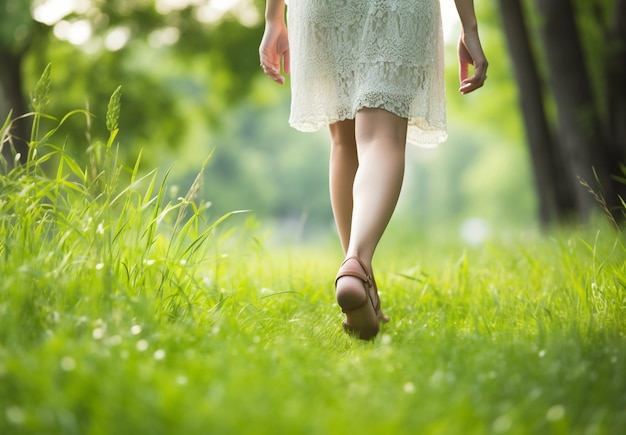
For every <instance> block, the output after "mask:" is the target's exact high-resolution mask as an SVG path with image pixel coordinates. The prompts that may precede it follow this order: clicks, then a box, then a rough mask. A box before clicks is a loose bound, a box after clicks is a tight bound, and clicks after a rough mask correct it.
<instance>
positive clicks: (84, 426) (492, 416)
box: [0, 230, 626, 434]
mask: <svg viewBox="0 0 626 435" xmlns="http://www.w3.org/2000/svg"><path fill="white" fill-rule="evenodd" d="M591 236H592V239H591V241H589V240H585V239H584V238H581V237H578V236H574V235H570V236H568V237H565V236H561V237H556V238H534V239H533V240H525V241H514V242H510V243H508V244H504V243H500V244H497V245H496V246H494V245H489V246H485V247H481V248H476V249H470V250H469V251H464V250H462V249H459V248H457V249H455V248H454V247H443V249H440V248H441V247H437V250H438V252H431V254H429V256H428V257H427V258H423V257H424V256H421V257H422V258H420V254H419V252H418V251H419V250H422V249H424V247H423V246H421V247H420V248H419V249H418V248H415V247H414V248H411V245H407V246H406V247H403V248H402V249H394V251H396V252H402V253H403V254H402V255H396V256H395V257H394V256H393V255H392V254H391V251H392V250H391V249H389V253H387V252H386V251H385V248H384V247H383V251H382V253H381V255H380V256H381V258H386V261H385V262H384V263H381V265H380V268H379V270H378V271H377V274H378V276H379V278H378V280H379V285H380V287H381V288H382V289H384V291H383V292H382V299H383V303H384V305H385V307H386V308H387V312H388V314H390V315H391V316H392V321H391V323H390V324H388V325H386V326H385V327H384V328H383V330H382V334H381V335H380V336H379V337H378V339H377V340H376V341H375V342H373V343H363V342H359V341H357V340H354V339H352V338H350V337H347V336H345V335H344V334H343V332H342V331H341V328H340V320H341V316H340V312H339V310H338V308H337V307H336V306H335V305H334V301H333V295H332V275H333V273H334V268H335V267H336V264H337V261H338V258H336V255H335V254H332V253H331V254H329V252H332V251H330V250H327V251H321V252H318V251H303V252H297V253H296V252H280V251H279V250H274V251H272V250H267V249H265V248H262V247H260V246H259V245H258V244H257V245H256V248H253V249H251V248H250V247H249V246H248V247H246V249H242V247H241V246H238V247H236V248H234V249H233V250H232V251H231V252H230V253H229V255H228V256H222V255H220V256H214V257H209V256H207V258H209V260H202V262H203V264H204V265H203V266H202V267H200V266H199V265H198V264H195V265H191V264H190V263H186V262H184V261H178V262H177V263H178V265H179V269H180V270H179V271H178V272H177V273H178V274H179V276H178V278H173V277H172V276H173V275H172V276H170V277H169V278H170V279H181V280H182V276H183V275H184V273H186V272H185V271H189V270H190V272H189V273H191V274H192V275H194V280H196V284H197V285H196V286H195V287H193V286H192V287H193V288H192V287H189V286H188V287H187V289H190V291H189V293H188V294H187V295H186V298H187V299H188V302H189V304H180V303H178V302H177V303H173V301H175V300H176V299H180V298H179V297H177V296H175V295H176V294H177V293H175V292H173V293H171V294H170V295H169V296H167V295H165V296H163V295H158V294H156V293H155V292H154V291H153V289H150V286H144V287H143V288H135V289H131V288H124V286H121V285H119V284H120V283H122V282H123V281H124V278H123V277H116V278H114V281H116V282H117V285H115V286H113V287H114V288H113V289H111V286H110V285H107V284H106V283H104V282H103V281H102V279H103V278H104V277H103V276H101V279H99V280H98V277H99V275H98V273H99V272H101V271H98V270H93V271H91V272H88V271H87V272H86V271H85V270H81V267H77V268H76V271H75V273H73V274H72V269H71V268H70V269H69V270H67V273H68V274H72V276H70V277H65V278H63V279H61V282H62V284H61V286H59V287H55V282H54V281H45V282H44V285H40V286H37V285H35V284H36V283H37V282H39V283H41V282H42V280H45V278H42V277H45V276H48V275H49V272H48V271H46V270H45V269H46V267H45V266H43V267H41V268H40V270H39V272H40V274H41V276H39V277H38V278H37V277H36V278H33V277H32V276H29V273H30V274H31V275H32V273H33V271H28V270H24V269H22V270H20V268H19V267H17V268H16V269H17V270H16V271H15V272H14V274H13V276H9V277H7V275H5V273H7V270H6V268H5V270H3V276H4V277H5V279H4V283H7V281H8V282H10V283H11V284H10V286H9V285H6V284H4V285H3V286H2V287H3V293H2V304H1V305H0V313H1V319H2V320H1V321H2V325H1V329H2V332H1V333H0V336H1V341H0V432H1V433H15V434H18V433H63V434H70V433H77V434H78V433H81V434H84V433H103V434H106V433H128V434H137V433H151V434H156V433H186V434H191V433H202V434H204V433H219V434H228V433H233V434H236V433H237V434H238V433H255V434H257V433H319V434H328V433H379V432H380V431H384V433H394V434H398V433H400V434H401V433H406V434H413V433H442V434H443V433H445V434H450V433H458V434H467V433H512V434H513V433H519V434H526V433H563V434H565V433H568V434H569V433H581V434H582V433H599V434H600V433H606V434H613V433H619V432H620V430H621V429H623V428H625V427H626V365H625V362H626V346H625V337H624V333H625V331H626V330H625V328H624V325H625V324H624V304H625V293H624V291H625V288H624V282H625V281H624V274H625V273H626V271H625V262H624V261H625V259H626V254H625V252H624V248H623V246H622V245H621V244H620V243H619V237H618V235H617V234H614V233H613V232H612V231H610V230H606V231H604V232H601V233H599V235H598V237H597V238H596V237H595V235H593V234H592V235H591ZM594 239H595V240H594ZM391 245H393V246H394V248H397V244H396V242H393V243H390V244H388V246H390V247H391ZM413 246H415V245H413ZM430 248H434V246H430ZM296 254H297V255H296ZM51 257H52V259H51V261H54V259H55V256H54V255H51ZM201 258H203V256H201V255H199V256H198V257H197V259H198V260H200V259H201ZM57 260H58V259H57ZM157 263H158V260H157ZM181 264H182V265H181ZM155 266H158V264H154V263H153V264H152V265H151V267H155ZM166 270H167V269H166V268H165V267H164V268H162V269H161V270H160V271H159V272H158V273H157V274H156V275H158V274H165V273H166ZM81 273H82V274H83V277H82V278H81ZM24 275H26V276H24ZM90 275H91V276H90ZM174 275H175V274H174ZM329 277H330V279H329ZM21 284H24V286H21ZM17 285H20V288H15V286H17ZM8 287H11V288H8ZM109 291H111V292H110V293H108V292H109ZM181 305H183V306H184V308H182V307H181Z"/></svg>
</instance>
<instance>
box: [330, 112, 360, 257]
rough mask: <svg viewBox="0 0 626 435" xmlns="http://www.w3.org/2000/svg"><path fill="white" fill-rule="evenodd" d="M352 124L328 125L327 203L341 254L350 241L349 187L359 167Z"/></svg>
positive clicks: (350, 198)
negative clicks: (335, 228) (328, 196)
mask: <svg viewBox="0 0 626 435" xmlns="http://www.w3.org/2000/svg"><path fill="white" fill-rule="evenodd" d="M354 124H355V123H354V119H349V120H346V121H340V122H337V123H334V124H331V125H330V139H331V148H330V167H329V180H328V181H329V187H330V203H331V206H332V209H333V216H334V217H335V224H336V225H337V232H338V233H339V240H340V241H341V246H342V248H343V253H344V254H345V253H346V252H347V250H348V243H349V242H350V228H351V226H352V186H353V185H354V176H355V174H356V171H357V167H358V166H359V161H358V157H357V152H356V138H355V135H354V134H355V132H354Z"/></svg>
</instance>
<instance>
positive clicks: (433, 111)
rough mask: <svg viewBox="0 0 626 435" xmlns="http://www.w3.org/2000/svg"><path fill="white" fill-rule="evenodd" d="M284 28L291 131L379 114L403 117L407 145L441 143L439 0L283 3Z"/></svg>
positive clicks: (443, 136)
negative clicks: (378, 111) (288, 58)
mask: <svg viewBox="0 0 626 435" xmlns="http://www.w3.org/2000/svg"><path fill="white" fill-rule="evenodd" d="M287 23H288V31H289V45H290V55H291V92H292V98H291V113H290V117H289V123H290V125H291V126H292V127H294V128H296V129H298V130H301V131H317V130H320V129H321V128H323V127H325V126H327V125H329V124H332V123H335V122H337V121H341V120H345V119H353V118H355V116H356V113H357V111H358V110H360V109H362V108H366V107H367V108H380V109H384V110H387V111H389V112H392V113H394V114H396V115H398V116H400V117H403V118H407V119H408V124H409V128H408V132H407V142H408V143H411V144H415V145H419V146H425V147H428V146H436V145H437V144H438V143H440V142H442V141H444V140H445V139H446V108H445V77H444V59H443V35H442V28H441V13H440V10H439V0H289V4H288V6H287Z"/></svg>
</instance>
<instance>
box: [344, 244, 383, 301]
mask: <svg viewBox="0 0 626 435" xmlns="http://www.w3.org/2000/svg"><path fill="white" fill-rule="evenodd" d="M350 260H356V261H357V263H358V264H359V267H356V265H353V264H347V263H348V262H349V261H350ZM345 276H351V277H354V278H358V279H360V280H361V281H362V282H363V286H364V287H365V294H366V295H365V299H364V300H363V302H362V303H360V304H359V305H357V306H355V307H351V308H348V309H343V308H342V310H341V311H343V312H344V313H349V312H351V311H356V310H359V309H361V308H363V307H364V306H365V305H367V304H368V302H370V301H371V303H372V307H373V308H374V311H377V310H380V300H379V299H378V293H376V299H377V303H376V304H374V301H373V300H372V295H371V291H370V289H371V288H372V287H374V288H376V287H375V282H374V277H373V275H372V274H371V273H369V270H368V268H367V266H366V265H365V263H363V261H362V260H361V259H360V258H359V257H356V256H352V257H348V258H346V259H345V260H344V262H343V263H341V267H340V268H339V272H337V277H336V278H335V287H337V281H339V279H340V278H343V277H345Z"/></svg>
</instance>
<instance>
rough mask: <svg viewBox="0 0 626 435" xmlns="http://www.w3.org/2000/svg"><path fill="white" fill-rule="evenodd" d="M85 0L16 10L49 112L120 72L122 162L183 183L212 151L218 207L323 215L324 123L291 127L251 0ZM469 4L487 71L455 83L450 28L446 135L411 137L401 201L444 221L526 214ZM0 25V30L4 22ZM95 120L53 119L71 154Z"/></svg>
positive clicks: (495, 64)
mask: <svg viewBox="0 0 626 435" xmlns="http://www.w3.org/2000/svg"><path fill="white" fill-rule="evenodd" d="M2 2H4V3H7V4H10V5H13V6H12V7H13V8H14V9H15V10H17V11H18V12H19V14H20V15H19V16H20V17H22V19H24V11H25V10H30V11H31V12H32V13H33V15H37V13H35V11H36V10H37V9H36V8H34V6H32V5H36V4H45V3H49V2H50V0H47V1H44V2H37V3H32V5H29V3H31V2H17V1H15V0H2ZM87 3H88V4H89V5H90V7H89V8H87V9H86V10H84V11H80V12H73V13H70V14H68V15H67V16H65V17H63V18H61V19H59V21H57V22H56V23H52V24H50V25H48V24H43V23H41V22H37V21H35V20H32V19H30V20H28V19H26V20H24V23H25V24H24V25H25V26H26V27H22V28H21V29H22V30H21V32H23V33H24V32H26V34H27V35H28V38H27V40H28V44H29V45H28V50H26V51H25V54H24V67H23V74H24V77H25V84H24V87H25V88H26V89H32V88H33V86H34V83H35V81H36V80H37V78H38V77H39V75H40V74H41V71H42V70H43V68H44V67H45V65H46V64H48V63H51V64H52V70H53V72H52V79H51V93H52V94H53V95H56V96H59V95H61V96H62V97H61V98H59V97H57V98H55V100H54V101H53V102H52V103H51V105H50V107H48V109H47V111H48V112H49V113H56V114H59V113H66V112H68V111H70V110H73V109H76V108H86V109H87V110H88V111H90V112H93V113H95V114H102V113H104V112H105V110H106V105H107V102H108V98H109V96H110V95H111V93H112V92H113V91H114V90H115V89H116V88H117V87H118V86H120V85H121V86H122V87H123V94H122V101H121V116H120V121H119V122H120V126H119V128H120V134H119V136H118V138H117V139H118V141H119V143H120V158H122V159H123V160H125V161H127V162H134V161H135V160H136V159H137V156H138V155H139V153H140V152H142V153H143V154H142V165H143V166H142V169H143V170H144V171H149V170H151V169H153V168H154V167H156V166H162V167H172V172H171V175H170V180H171V181H174V182H175V183H176V184H177V185H179V186H180V190H181V191H184V190H185V189H187V188H188V187H189V185H190V184H191V183H192V182H193V180H194V178H195V175H196V174H197V173H198V170H199V169H200V167H201V165H202V163H203V162H204V160H205V159H206V157H207V156H208V155H210V154H211V153H213V154H212V157H211V160H210V163H209V167H208V169H207V171H206V173H205V179H204V184H203V186H202V188H201V192H202V195H203V196H204V197H205V199H206V200H209V201H211V202H212V203H213V206H212V208H211V209H210V210H212V212H213V213H214V214H215V215H216V216H219V215H222V214H223V213H225V212H228V211H231V210H235V209H251V210H252V211H253V212H254V213H255V214H256V215H257V216H258V217H260V218H262V219H267V220H268V221H270V220H274V219H277V220H278V221H279V222H283V223H284V222H300V223H302V222H306V223H307V226H310V227H312V228H318V227H319V228H322V229H328V228H330V227H331V221H332V214H331V211H330V205H329V201H328V193H327V158H328V144H327V142H328V138H327V133H326V132H320V133H317V134H303V133H299V132H296V131H294V130H292V129H290V128H289V126H288V125H287V117H288V112H289V92H288V89H287V86H286V87H279V86H276V85H275V84H274V83H272V82H271V81H269V80H267V79H265V78H264V77H262V74H261V71H260V69H259V68H258V54H257V50H258V44H259V42H260V38H261V35H262V31H263V28H262V26H263V23H262V15H263V12H262V8H263V4H264V2H263V1H254V2H249V1H241V2H240V6H235V7H234V8H233V9H232V10H230V11H229V12H226V13H223V15H220V14H222V12H219V13H218V10H217V9H215V8H214V9H206V8H208V7H209V6H210V5H213V6H216V5H219V4H220V1H219V0H218V1H215V0H213V1H209V0H207V1H204V2H184V1H183V2H178V3H180V5H179V7H173V6H171V5H175V4H177V2H164V1H156V0H143V1H137V2H126V1H95V0H94V1H90V2H87ZM185 3H189V4H187V5H186V6H184V7H183V6H182V5H183V4H185ZM234 3H236V2H234ZM16 5H18V6H16ZM163 5H170V8H169V9H167V8H165V6H163ZM202 7H204V8H205V9H201V8H202ZM477 8H478V13H479V15H480V20H481V32H482V35H483V39H484V43H485V47H486V51H487V53H488V55H489V58H490V59H491V60H492V66H491V68H490V72H489V82H488V84H487V86H485V88H484V89H483V90H481V91H480V92H479V93H476V94H475V95H469V96H464V97H462V96H461V95H460V94H458V93H457V92H456V89H457V87H458V84H457V83H458V80H457V78H456V69H457V66H456V55H455V52H454V42H455V41H454V38H451V40H450V41H449V43H448V48H447V52H446V62H447V66H448V71H447V84H448V109H449V111H448V112H449V113H448V118H449V126H450V131H449V133H450V138H449V140H448V142H447V143H446V144H444V145H442V146H441V147H440V148H439V149H437V150H410V151H409V154H410V156H412V157H410V158H409V160H408V167H407V184H406V185H405V189H404V192H403V197H402V202H401V204H400V209H399V213H404V214H405V216H406V217H407V219H409V220H411V221H412V222H414V223H415V225H416V226H420V227H425V226H428V225H434V224H440V223H455V224H456V223H458V222H460V221H462V220H463V219H465V218H467V217H472V216H476V217H482V218H484V219H487V220H489V221H493V222H495V221H500V222H505V221H506V222H511V221H513V222H515V223H522V224H528V223H530V222H533V220H534V208H535V201H534V195H533V186H532V184H531V178H530V176H529V172H530V169H529V163H528V158H527V155H526V150H525V147H524V140H523V133H522V128H521V121H520V118H519V115H518V110H517V102H516V88H515V83H514V82H513V81H512V74H511V72H510V71H509V68H510V67H509V65H510V64H509V62H508V58H507V54H506V48H505V44H504V41H503V36H502V34H501V31H500V27H499V26H500V24H499V21H498V16H497V13H496V11H495V9H494V8H493V6H492V5H490V4H488V3H486V2H480V3H478V4H477ZM207 11H208V12H207ZM211 11H213V12H212V13H213V15H211ZM203 13H204V15H202V14H203ZM207 14H208V15H207ZM207 17H208V18H207ZM200 18H202V19H200ZM83 21H85V22H88V23H89V26H90V29H91V35H90V36H89V38H87V39H86V40H85V41H84V42H82V43H80V44H79V43H71V42H70V41H68V40H64V39H68V35H67V34H64V33H63V27H62V25H61V24H59V23H61V22H66V23H69V24H71V25H75V24H76V23H77V22H83ZM59 26H61V27H59ZM2 27H3V31H5V30H6V31H9V29H8V28H5V27H4V26H2ZM13 34H14V35H15V34H16V33H15V31H14V32H13ZM64 35H65V36H64ZM1 37H2V38H3V40H5V41H6V40H7V38H10V35H9V36H7V34H6V33H3V34H2V36H1ZM116 38H117V39H116ZM25 40H26V39H25ZM107 47H108V48H107ZM104 125H105V123H104V122H99V121H98V122H94V120H88V121H85V122H82V121H80V119H79V118H77V117H75V118H73V119H72V122H69V123H67V124H66V125H65V126H64V130H63V132H62V133H63V134H64V135H66V137H67V144H68V145H67V146H68V149H69V150H70V151H71V152H72V153H73V154H74V155H75V157H76V158H77V159H78V160H79V161H80V160H81V159H86V158H87V157H86V152H85V151H86V144H87V143H88V142H89V140H92V139H96V140H97V139H102V138H106V137H107V136H108V132H107V131H106V130H105V129H104ZM86 132H87V136H88V138H87V139H88V140H86V139H85V133H86Z"/></svg>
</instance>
